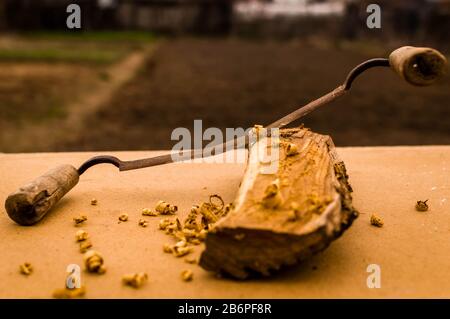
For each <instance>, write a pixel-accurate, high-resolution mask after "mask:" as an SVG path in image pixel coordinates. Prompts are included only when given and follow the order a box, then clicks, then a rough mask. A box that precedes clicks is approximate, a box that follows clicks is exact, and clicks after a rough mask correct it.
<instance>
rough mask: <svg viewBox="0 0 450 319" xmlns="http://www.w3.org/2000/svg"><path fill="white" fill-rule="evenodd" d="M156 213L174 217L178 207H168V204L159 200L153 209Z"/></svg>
mask: <svg viewBox="0 0 450 319" xmlns="http://www.w3.org/2000/svg"><path fill="white" fill-rule="evenodd" d="M155 210H156V212H158V213H159V214H161V215H175V214H176V212H177V211H178V207H177V206H175V205H170V204H169V203H167V202H165V201H163V200H160V201H159V202H158V203H157V204H156V207H155Z"/></svg>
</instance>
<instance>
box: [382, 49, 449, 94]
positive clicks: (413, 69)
mask: <svg viewBox="0 0 450 319" xmlns="http://www.w3.org/2000/svg"><path fill="white" fill-rule="evenodd" d="M389 63H390V65H391V67H392V69H393V70H394V71H395V72H396V73H397V74H398V75H400V76H401V77H402V78H403V79H405V80H406V81H408V82H409V83H411V84H413V85H418V86H425V85H430V84H432V83H433V82H434V81H436V80H437V79H439V78H440V77H442V76H443V75H444V74H445V73H446V71H447V59H446V58H445V56H444V55H443V54H442V53H440V52H439V51H437V50H435V49H431V48H416V47H410V46H405V47H401V48H399V49H397V50H395V51H394V52H392V53H391V54H390V55H389Z"/></svg>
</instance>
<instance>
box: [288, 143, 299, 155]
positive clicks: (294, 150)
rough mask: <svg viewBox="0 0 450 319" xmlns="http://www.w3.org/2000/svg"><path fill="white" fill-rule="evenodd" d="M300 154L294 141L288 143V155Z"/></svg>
mask: <svg viewBox="0 0 450 319" xmlns="http://www.w3.org/2000/svg"><path fill="white" fill-rule="evenodd" d="M297 154H298V148H297V145H296V144H294V143H287V144H286V156H295V155H297Z"/></svg>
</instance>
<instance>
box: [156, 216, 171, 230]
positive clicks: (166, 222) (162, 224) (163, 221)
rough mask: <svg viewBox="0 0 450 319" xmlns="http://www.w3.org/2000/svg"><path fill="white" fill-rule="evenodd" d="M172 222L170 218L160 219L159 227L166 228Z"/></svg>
mask: <svg viewBox="0 0 450 319" xmlns="http://www.w3.org/2000/svg"><path fill="white" fill-rule="evenodd" d="M171 223H172V221H171V220H170V219H169V218H163V219H161V220H160V221H159V229H161V230H166V228H167V227H168V226H169V225H170V224H171Z"/></svg>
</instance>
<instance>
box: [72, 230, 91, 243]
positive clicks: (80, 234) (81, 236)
mask: <svg viewBox="0 0 450 319" xmlns="http://www.w3.org/2000/svg"><path fill="white" fill-rule="evenodd" d="M88 238H89V234H88V233H87V231H85V230H81V229H80V230H79V231H77V232H76V233H75V240H76V241H77V242H80V241H85V240H86V239H88Z"/></svg>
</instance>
